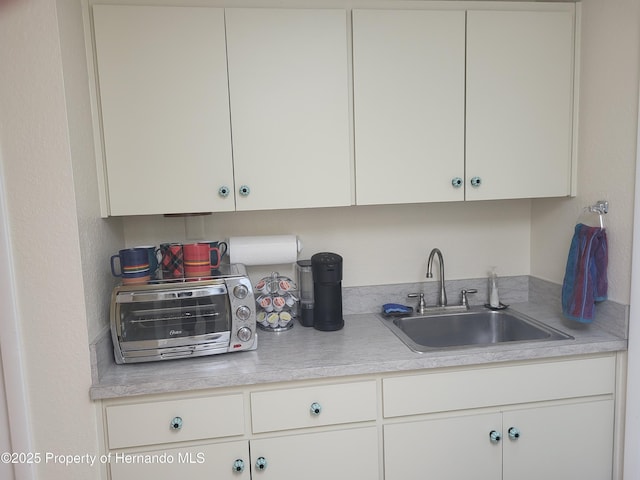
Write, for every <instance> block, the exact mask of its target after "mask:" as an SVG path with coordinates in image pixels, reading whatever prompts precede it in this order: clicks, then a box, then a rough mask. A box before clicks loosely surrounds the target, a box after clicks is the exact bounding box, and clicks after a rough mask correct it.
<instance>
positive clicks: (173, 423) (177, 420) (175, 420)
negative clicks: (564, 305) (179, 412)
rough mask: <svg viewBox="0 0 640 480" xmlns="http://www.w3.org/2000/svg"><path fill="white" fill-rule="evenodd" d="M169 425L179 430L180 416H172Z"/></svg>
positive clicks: (172, 428)
mask: <svg viewBox="0 0 640 480" xmlns="http://www.w3.org/2000/svg"><path fill="white" fill-rule="evenodd" d="M170 426H171V430H180V429H181V428H182V417H173V418H172V419H171V424H170Z"/></svg>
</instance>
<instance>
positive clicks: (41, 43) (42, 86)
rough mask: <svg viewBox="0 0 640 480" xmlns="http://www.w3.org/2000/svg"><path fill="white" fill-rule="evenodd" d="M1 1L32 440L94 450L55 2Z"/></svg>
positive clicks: (42, 469)
mask: <svg viewBox="0 0 640 480" xmlns="http://www.w3.org/2000/svg"><path fill="white" fill-rule="evenodd" d="M0 9H1V11H0V65H2V75H0V146H1V148H2V155H0V158H2V162H3V171H4V185H5V186H6V191H5V197H6V207H7V222H8V224H9V236H10V241H11V245H12V247H13V250H12V252H9V253H10V254H11V255H12V257H13V261H14V266H15V292H16V307H17V317H18V322H19V328H20V330H21V333H22V345H21V351H22V355H23V360H24V370H25V374H24V378H23V379H22V380H23V381H24V384H25V385H26V390H27V396H28V399H29V403H28V405H27V409H28V411H29V417H30V419H31V432H30V433H31V437H32V439H33V445H32V448H33V451H34V452H40V453H41V454H42V455H43V456H44V455H45V452H54V453H60V454H65V453H70V454H86V453H90V454H95V453H97V450H98V447H97V426H96V417H95V407H94V405H93V403H92V402H90V401H89V395H88V391H89V387H90V385H91V377H90V368H89V352H88V345H87V335H88V331H87V319H86V313H87V308H86V305H85V301H84V299H85V296H84V287H83V271H82V270H83V268H82V264H81V262H80V258H81V257H80V243H79V232H78V219H77V212H76V200H75V196H74V182H73V176H74V172H73V170H72V162H71V150H70V145H69V127H68V119H67V116H66V108H65V95H64V86H63V76H62V75H63V72H62V59H61V51H60V41H59V34H58V24H57V18H56V4H55V2H52V1H51V0H14V1H11V2H2V7H0ZM94 294H95V292H94ZM101 294H102V292H100V295H101ZM12 360H13V361H15V359H12ZM5 367H7V365H6V362H5ZM6 388H7V390H8V391H10V389H11V388H13V387H12V385H11V384H7V385H6ZM35 470H36V472H37V478H41V479H47V480H57V479H60V480H68V479H79V480H80V479H82V480H86V479H91V478H97V473H98V472H97V469H96V467H94V468H91V467H89V466H87V465H74V466H70V467H66V466H63V465H55V464H52V463H47V462H45V461H43V462H41V463H40V464H38V465H36V466H35Z"/></svg>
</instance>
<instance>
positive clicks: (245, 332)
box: [237, 327, 251, 342]
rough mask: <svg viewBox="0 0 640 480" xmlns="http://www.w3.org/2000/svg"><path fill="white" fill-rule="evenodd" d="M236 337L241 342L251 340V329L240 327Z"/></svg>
mask: <svg viewBox="0 0 640 480" xmlns="http://www.w3.org/2000/svg"><path fill="white" fill-rule="evenodd" d="M237 335H238V338H239V339H240V341H241V342H248V341H249V340H251V329H250V328H247V327H242V328H241V329H240V330H238V333H237Z"/></svg>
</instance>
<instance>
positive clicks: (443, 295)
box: [427, 248, 447, 307]
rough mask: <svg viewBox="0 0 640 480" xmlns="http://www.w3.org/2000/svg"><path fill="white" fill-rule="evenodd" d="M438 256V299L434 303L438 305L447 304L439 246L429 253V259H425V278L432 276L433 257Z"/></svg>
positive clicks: (442, 261)
mask: <svg viewBox="0 0 640 480" xmlns="http://www.w3.org/2000/svg"><path fill="white" fill-rule="evenodd" d="M436 255H437V256H438V262H439V263H440V299H439V300H438V303H436V305H437V306H438V307H446V306H447V292H446V290H445V287H444V260H443V259H442V252H441V251H440V249H439V248H434V249H433V250H431V253H430V254H429V260H427V278H433V273H432V269H433V257H435V256H436Z"/></svg>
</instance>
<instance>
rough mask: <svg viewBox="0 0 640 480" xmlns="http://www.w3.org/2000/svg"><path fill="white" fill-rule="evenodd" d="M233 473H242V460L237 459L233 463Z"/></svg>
mask: <svg viewBox="0 0 640 480" xmlns="http://www.w3.org/2000/svg"><path fill="white" fill-rule="evenodd" d="M233 471H234V472H244V460H242V459H241V458H238V459H237V460H236V461H235V462H233Z"/></svg>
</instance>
